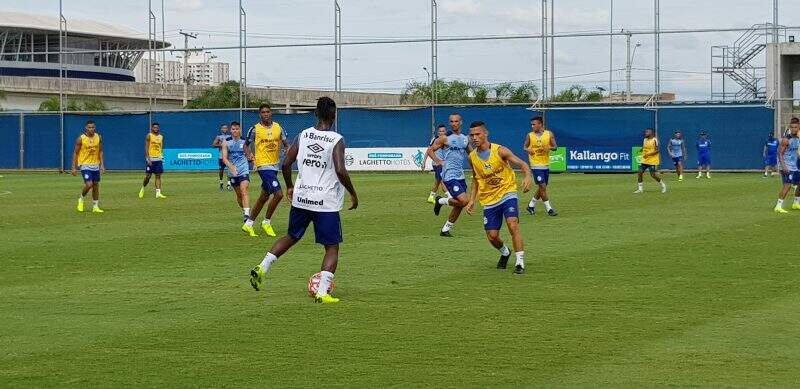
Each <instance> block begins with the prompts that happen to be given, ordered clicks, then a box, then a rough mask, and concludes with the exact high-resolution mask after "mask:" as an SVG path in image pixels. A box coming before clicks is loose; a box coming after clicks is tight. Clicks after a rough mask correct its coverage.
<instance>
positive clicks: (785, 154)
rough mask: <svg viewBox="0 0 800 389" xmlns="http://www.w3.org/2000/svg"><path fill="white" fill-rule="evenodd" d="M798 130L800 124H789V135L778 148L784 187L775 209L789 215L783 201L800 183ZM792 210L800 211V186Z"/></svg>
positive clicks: (795, 193) (799, 140)
mask: <svg viewBox="0 0 800 389" xmlns="http://www.w3.org/2000/svg"><path fill="white" fill-rule="evenodd" d="M798 130H800V124H798V123H792V124H789V133H788V134H787V136H786V137H784V138H783V139H781V144H780V146H778V162H779V164H780V168H781V178H783V187H782V188H781V191H780V193H778V203H777V204H775V208H774V211H775V212H777V213H788V212H787V211H786V210H785V209H783V200H785V199H786V195H788V194H789V190H790V189H792V185H797V184H798V183H800V172H798V169H797V150H798V147H800V139H798V138H797V132H798ZM792 209H800V186H798V188H797V189H796V190H795V192H794V203H793V204H792Z"/></svg>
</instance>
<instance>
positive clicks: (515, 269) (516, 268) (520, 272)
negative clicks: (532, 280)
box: [514, 265, 525, 274]
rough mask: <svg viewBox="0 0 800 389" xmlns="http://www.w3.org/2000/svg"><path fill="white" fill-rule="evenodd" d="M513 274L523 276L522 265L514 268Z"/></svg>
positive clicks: (523, 269)
mask: <svg viewBox="0 0 800 389" xmlns="http://www.w3.org/2000/svg"><path fill="white" fill-rule="evenodd" d="M514 274H525V268H524V267H522V265H517V266H514Z"/></svg>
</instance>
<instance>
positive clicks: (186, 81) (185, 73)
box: [178, 31, 197, 108]
mask: <svg viewBox="0 0 800 389" xmlns="http://www.w3.org/2000/svg"><path fill="white" fill-rule="evenodd" d="M178 33H179V34H181V35H183V72H182V73H183V74H182V76H183V107H184V108H186V105H187V104H189V81H190V79H189V38H192V39H195V38H197V34H192V33H189V32H183V31H179V32H178Z"/></svg>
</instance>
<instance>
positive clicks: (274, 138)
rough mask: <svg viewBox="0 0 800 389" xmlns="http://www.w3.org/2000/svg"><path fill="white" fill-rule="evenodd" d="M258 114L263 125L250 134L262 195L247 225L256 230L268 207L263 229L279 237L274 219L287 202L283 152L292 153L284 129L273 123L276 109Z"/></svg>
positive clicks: (265, 107) (262, 108)
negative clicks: (283, 185) (282, 175)
mask: <svg viewBox="0 0 800 389" xmlns="http://www.w3.org/2000/svg"><path fill="white" fill-rule="evenodd" d="M258 114H259V116H260V117H261V121H260V122H258V123H256V125H255V126H253V127H252V128H250V131H249V132H248V133H247V139H246V142H247V145H248V147H250V146H251V145H252V147H253V149H254V150H253V155H254V157H253V159H254V161H255V167H256V170H257V171H258V175H259V176H260V177H261V195H259V196H258V199H257V200H256V204H255V205H254V206H253V209H252V210H251V212H250V217H249V218H248V219H247V220H246V221H245V227H246V228H249V229H252V228H253V222H254V221H255V220H256V218H257V217H258V214H259V213H261V208H263V207H264V204H266V203H267V200H269V197H270V196H272V201H270V203H269V205H268V206H267V213H266V214H265V215H264V220H263V221H261V228H262V229H263V230H264V232H265V233H266V234H267V235H269V236H275V230H274V229H273V228H272V215H274V214H275V209H276V208H278V204H279V203H280V202H281V199H283V191H282V190H281V184H280V183H279V182H278V170H279V169H280V162H281V150H284V151H285V150H288V149H289V142H287V141H286V132H285V131H284V130H283V128H282V127H281V125H280V124H279V123H278V122H276V121H273V120H272V109H271V108H270V107H269V105H267V104H261V106H260V107H258Z"/></svg>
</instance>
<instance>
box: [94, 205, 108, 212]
mask: <svg viewBox="0 0 800 389" xmlns="http://www.w3.org/2000/svg"><path fill="white" fill-rule="evenodd" d="M92 212H94V213H103V212H105V211H104V210H102V209H100V207H98V206H94V207H92Z"/></svg>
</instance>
